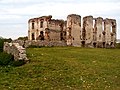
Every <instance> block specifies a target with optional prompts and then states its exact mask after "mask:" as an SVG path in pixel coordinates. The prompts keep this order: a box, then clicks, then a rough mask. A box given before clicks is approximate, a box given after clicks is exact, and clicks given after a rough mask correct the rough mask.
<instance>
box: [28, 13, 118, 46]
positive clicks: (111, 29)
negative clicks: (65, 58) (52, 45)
mask: <svg viewBox="0 0 120 90" xmlns="http://www.w3.org/2000/svg"><path fill="white" fill-rule="evenodd" d="M28 29H29V30H28V39H29V40H36V41H37V40H46V41H64V42H66V43H67V45H69V46H80V47H81V46H83V47H114V46H115V42H116V20H115V19H108V18H106V19H103V18H102V17H98V18H93V16H86V17H83V19H82V20H81V16H80V15H76V14H70V15H68V16H67V20H66V21H64V20H55V19H52V16H51V15H50V16H42V17H38V18H32V19H30V20H29V21H28Z"/></svg>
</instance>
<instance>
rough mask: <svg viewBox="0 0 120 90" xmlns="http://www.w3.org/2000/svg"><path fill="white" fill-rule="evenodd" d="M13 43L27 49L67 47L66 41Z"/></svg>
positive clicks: (19, 41) (18, 41)
mask: <svg viewBox="0 0 120 90" xmlns="http://www.w3.org/2000/svg"><path fill="white" fill-rule="evenodd" d="M12 42H13V43H19V44H20V45H21V46H23V47H25V48H27V47H29V46H48V47H51V46H67V44H66V42H64V41H46V40H44V41H43V40H26V41H23V40H14V41H12Z"/></svg>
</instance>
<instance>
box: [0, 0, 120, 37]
mask: <svg viewBox="0 0 120 90" xmlns="http://www.w3.org/2000/svg"><path fill="white" fill-rule="evenodd" d="M68 14H79V15H81V16H82V17H84V16H88V15H92V16H94V17H95V18H96V17H99V16H101V17H103V18H113V19H116V20H117V38H119V39H120V0H99V1H98V0H0V36H2V37H5V38H13V39H15V38H18V37H20V36H27V31H28V27H27V25H28V20H29V19H30V18H33V17H39V16H43V15H52V16H53V18H55V19H64V20H65V19H66V17H67V15H68Z"/></svg>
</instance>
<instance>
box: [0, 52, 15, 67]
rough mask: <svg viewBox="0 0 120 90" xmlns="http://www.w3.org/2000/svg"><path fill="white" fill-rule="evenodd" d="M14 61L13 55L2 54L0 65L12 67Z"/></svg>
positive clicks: (0, 53) (0, 55) (0, 54)
mask: <svg viewBox="0 0 120 90" xmlns="http://www.w3.org/2000/svg"><path fill="white" fill-rule="evenodd" d="M13 61H14V57H13V55H11V54H7V53H5V52H0V65H1V66H6V65H10V64H11V63H12V62H13Z"/></svg>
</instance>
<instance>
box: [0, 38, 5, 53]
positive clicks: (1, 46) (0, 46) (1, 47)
mask: <svg viewBox="0 0 120 90" xmlns="http://www.w3.org/2000/svg"><path fill="white" fill-rule="evenodd" d="M3 44H4V39H2V38H0V51H1V52H2V51H3Z"/></svg>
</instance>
